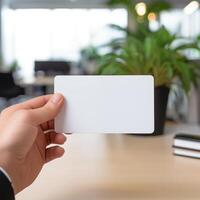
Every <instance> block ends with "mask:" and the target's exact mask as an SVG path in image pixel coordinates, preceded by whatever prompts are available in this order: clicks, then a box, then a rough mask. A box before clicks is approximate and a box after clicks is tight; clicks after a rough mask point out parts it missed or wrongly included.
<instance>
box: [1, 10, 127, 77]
mask: <svg viewBox="0 0 200 200" xmlns="http://www.w3.org/2000/svg"><path fill="white" fill-rule="evenodd" d="M111 23H114V24H118V25H120V26H123V27H126V26H127V12H126V10H125V9H116V10H110V9H53V10H50V9H17V10H10V9H9V10H6V11H4V12H3V31H4V34H3V36H4V39H3V41H4V54H5V55H4V57H5V62H6V63H9V62H11V61H13V60H17V61H18V63H19V65H20V66H21V71H22V73H23V74H24V75H31V74H32V73H33V65H34V61H35V60H48V59H64V60H72V61H77V60H78V59H79V56H80V55H79V52H80V50H81V49H82V48H84V47H86V46H88V45H91V44H92V45H101V44H104V43H106V42H108V41H109V40H110V39H111V38H114V37H118V36H121V33H119V32H116V31H114V30H112V29H110V28H108V26H107V25H109V24H111Z"/></svg>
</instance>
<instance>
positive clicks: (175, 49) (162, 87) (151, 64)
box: [98, 27, 198, 134]
mask: <svg viewBox="0 0 200 200" xmlns="http://www.w3.org/2000/svg"><path fill="white" fill-rule="evenodd" d="M179 39H180V38H178V37H176V36H175V35H172V34H170V33H169V32H168V31H167V30H166V29H165V28H164V27H161V28H160V29H159V30H158V31H156V32H149V33H147V34H146V35H145V37H143V38H138V37H137V35H134V34H132V35H130V34H129V35H128V36H127V37H126V38H124V39H118V40H115V41H112V42H111V43H110V44H109V46H110V48H111V51H110V52H109V53H107V54H106V55H104V57H102V58H101V64H100V67H99V71H98V74H101V75H153V77H154V79H155V134H162V133H163V128H164V122H165V118H166V107H167V101H168V94H169V90H170V85H171V84H173V83H174V82H176V83H177V82H178V83H180V85H181V87H182V88H183V90H184V91H185V92H186V93H188V91H189V90H190V88H191V85H192V84H196V83H197V77H198V72H197V67H196V66H195V65H194V64H192V63H190V62H189V60H188V59H187V57H186V56H185V55H184V54H183V51H185V50H188V49H191V48H195V49H197V48H198V47H197V45H196V44H195V43H193V42H188V41H186V40H183V41H182V42H179V45H175V43H177V40H179ZM181 40H182V39H181Z"/></svg>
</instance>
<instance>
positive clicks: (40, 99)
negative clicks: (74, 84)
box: [9, 95, 53, 112]
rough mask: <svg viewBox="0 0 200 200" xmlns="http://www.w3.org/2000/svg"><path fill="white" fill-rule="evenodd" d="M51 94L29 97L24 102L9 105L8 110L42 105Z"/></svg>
mask: <svg viewBox="0 0 200 200" xmlns="http://www.w3.org/2000/svg"><path fill="white" fill-rule="evenodd" d="M52 96H53V95H44V96H40V97H36V98H34V99H30V100H28V101H26V102H23V103H19V104H16V105H14V106H11V107H9V111H10V112H14V111H17V110H23V109H25V110H28V109H36V108H40V107H42V106H44V105H45V104H46V103H47V102H48V101H49V99H50V98H51V97H52Z"/></svg>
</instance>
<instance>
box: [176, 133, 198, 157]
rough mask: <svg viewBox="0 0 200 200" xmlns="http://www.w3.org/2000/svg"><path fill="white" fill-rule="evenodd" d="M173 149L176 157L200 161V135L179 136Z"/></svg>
mask: <svg viewBox="0 0 200 200" xmlns="http://www.w3.org/2000/svg"><path fill="white" fill-rule="evenodd" d="M173 147H174V155H177V156H185V157H191V158H199V159H200V135H199V136H198V135H188V134H178V135H176V136H175V137H174V144H173Z"/></svg>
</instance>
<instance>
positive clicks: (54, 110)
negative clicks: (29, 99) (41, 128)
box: [31, 94, 64, 125]
mask: <svg viewBox="0 0 200 200" xmlns="http://www.w3.org/2000/svg"><path fill="white" fill-rule="evenodd" d="M63 102H64V97H63V96H62V95H61V94H54V95H53V96H52V97H51V98H50V100H49V101H48V102H47V103H46V104H45V105H44V106H43V107H41V108H37V109H33V110H31V121H32V123H33V124H34V125H39V124H43V123H44V122H47V121H50V120H52V119H54V118H55V117H56V115H57V114H58V112H59V111H60V109H61V107H62V105H63Z"/></svg>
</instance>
